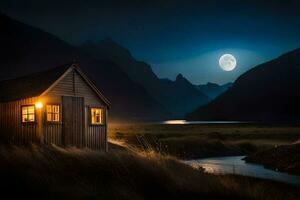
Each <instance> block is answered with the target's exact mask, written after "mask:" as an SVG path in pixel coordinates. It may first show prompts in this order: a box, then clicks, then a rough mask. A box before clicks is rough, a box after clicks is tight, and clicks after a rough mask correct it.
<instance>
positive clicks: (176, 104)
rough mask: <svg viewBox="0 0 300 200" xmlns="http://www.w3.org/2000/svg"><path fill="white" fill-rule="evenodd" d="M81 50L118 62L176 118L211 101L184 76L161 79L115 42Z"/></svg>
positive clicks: (105, 41)
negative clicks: (173, 78)
mask: <svg viewBox="0 0 300 200" xmlns="http://www.w3.org/2000/svg"><path fill="white" fill-rule="evenodd" d="M80 47H81V48H82V49H83V50H84V51H85V52H87V53H89V54H91V55H93V56H94V57H95V58H97V57H102V58H107V59H110V60H113V61H114V62H116V63H117V64H118V65H119V66H121V67H122V69H123V71H124V72H125V73H127V75H128V76H129V77H130V78H131V79H132V80H134V81H136V82H137V83H139V84H140V85H142V86H143V87H144V88H145V89H146V90H147V91H148V93H149V94H150V95H151V96H153V98H154V99H156V100H157V101H158V102H159V103H161V104H162V105H163V106H165V107H166V108H167V109H168V111H170V112H171V113H172V114H173V116H174V117H183V116H184V115H185V114H186V113H188V112H190V111H192V110H194V109H195V108H197V107H198V106H199V105H203V104H206V103H207V102H209V100H210V99H209V98H208V97H207V96H206V95H205V94H203V93H202V92H201V91H200V90H198V89H197V88H196V87H195V86H194V85H193V84H191V83H190V82H189V81H188V80H187V79H186V78H184V77H183V76H182V74H179V75H178V76H177V79H178V80H177V79H176V80H175V81H171V80H168V79H160V78H158V77H157V76H156V74H155V73H154V72H153V71H152V68H151V66H150V65H148V64H147V63H145V62H142V61H138V60H136V59H135V58H134V57H133V56H132V54H131V53H130V52H129V51H128V50H127V49H125V48H124V47H122V46H120V45H119V44H117V43H116V42H114V41H113V40H111V39H106V40H102V41H100V42H97V43H90V42H89V43H85V44H83V45H81V46H80ZM180 84H182V85H180Z"/></svg>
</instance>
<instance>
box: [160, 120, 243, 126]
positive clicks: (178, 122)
mask: <svg viewBox="0 0 300 200" xmlns="http://www.w3.org/2000/svg"><path fill="white" fill-rule="evenodd" d="M241 123H248V122H241V121H187V120H181V119H178V120H167V121H162V122H158V123H157V124H174V125H183V124H187V125H188V124H241Z"/></svg>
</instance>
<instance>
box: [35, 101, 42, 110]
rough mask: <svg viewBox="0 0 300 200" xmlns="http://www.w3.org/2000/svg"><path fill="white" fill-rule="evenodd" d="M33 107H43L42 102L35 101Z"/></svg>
mask: <svg viewBox="0 0 300 200" xmlns="http://www.w3.org/2000/svg"><path fill="white" fill-rule="evenodd" d="M35 107H36V108H38V109H40V108H43V103H42V102H36V103H35Z"/></svg>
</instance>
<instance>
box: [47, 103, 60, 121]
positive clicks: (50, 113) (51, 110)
mask: <svg viewBox="0 0 300 200" xmlns="http://www.w3.org/2000/svg"><path fill="white" fill-rule="evenodd" d="M46 112H47V121H48V122H59V105H47V106H46Z"/></svg>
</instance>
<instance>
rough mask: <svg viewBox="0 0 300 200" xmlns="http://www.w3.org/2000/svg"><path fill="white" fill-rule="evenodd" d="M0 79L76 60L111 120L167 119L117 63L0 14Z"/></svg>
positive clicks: (158, 105) (165, 114)
mask: <svg viewBox="0 0 300 200" xmlns="http://www.w3.org/2000/svg"><path fill="white" fill-rule="evenodd" d="M0 25H1V32H0V44H1V49H0V60H1V66H0V70H1V73H0V80H3V79H8V78H13V77H17V76H21V75H25V74H29V73H32V72H36V71H41V70H44V69H48V68H52V67H55V66H59V65H62V64H65V63H69V62H70V61H73V60H74V59H76V60H78V61H79V63H80V65H81V68H82V69H83V70H84V71H85V72H86V73H87V74H88V75H89V76H90V77H91V79H92V80H94V82H95V84H96V85H97V86H98V87H99V88H100V90H102V91H103V93H104V95H105V96H107V97H108V99H110V101H111V102H112V109H111V111H110V117H111V118H114V119H126V120H137V119H139V120H153V119H156V120H158V119H164V118H167V117H169V113H168V111H167V110H166V109H165V108H164V107H163V106H162V105H161V104H160V103H158V102H157V101H156V100H155V99H154V98H152V97H151V95H150V94H149V93H148V92H147V91H146V90H145V89H144V88H143V86H141V85H140V84H138V83H137V82H135V81H133V80H132V79H131V78H130V77H128V75H127V74H126V73H125V72H124V71H123V70H122V68H120V67H119V66H118V65H117V64H116V63H114V62H112V61H111V60H109V59H101V58H94V57H92V56H90V55H88V54H86V53H85V52H83V51H82V50H81V49H80V48H78V47H75V46H72V45H70V44H68V43H66V42H64V41H62V40H61V39H59V38H58V37H56V36H54V35H51V34H49V33H47V32H44V31H42V30H40V29H38V28H34V27H32V26H29V25H26V24H24V23H21V22H18V21H16V20H14V19H11V18H9V17H7V16H5V15H2V14H0Z"/></svg>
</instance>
